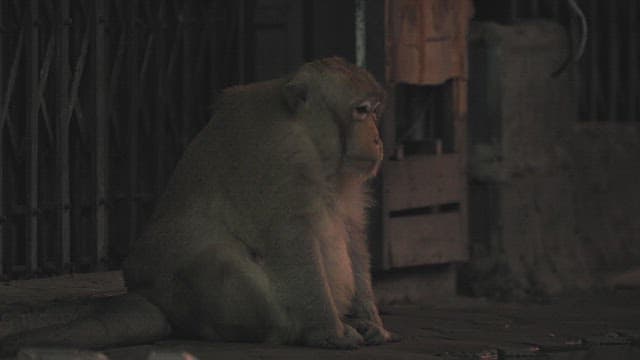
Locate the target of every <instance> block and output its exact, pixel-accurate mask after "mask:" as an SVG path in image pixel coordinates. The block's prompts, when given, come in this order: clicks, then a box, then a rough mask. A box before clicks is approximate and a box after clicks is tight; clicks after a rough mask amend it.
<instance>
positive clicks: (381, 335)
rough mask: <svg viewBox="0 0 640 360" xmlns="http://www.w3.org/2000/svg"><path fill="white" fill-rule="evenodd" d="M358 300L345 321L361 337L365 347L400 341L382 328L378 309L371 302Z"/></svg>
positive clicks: (395, 335) (398, 337) (396, 336)
mask: <svg viewBox="0 0 640 360" xmlns="http://www.w3.org/2000/svg"><path fill="white" fill-rule="evenodd" d="M358 300H359V301H358ZM358 300H356V302H355V303H354V309H353V310H354V312H353V314H352V315H351V316H347V318H346V319H345V321H346V322H347V323H348V324H349V325H351V326H352V327H354V328H355V329H356V330H357V331H358V332H359V333H360V335H362V337H363V338H364V341H365V344H366V345H380V344H384V343H388V342H397V341H400V336H398V335H397V334H394V333H392V332H389V331H387V330H386V329H385V328H384V325H383V324H382V319H381V318H380V315H379V314H378V307H377V306H376V304H375V303H374V302H373V301H366V300H362V299H358Z"/></svg>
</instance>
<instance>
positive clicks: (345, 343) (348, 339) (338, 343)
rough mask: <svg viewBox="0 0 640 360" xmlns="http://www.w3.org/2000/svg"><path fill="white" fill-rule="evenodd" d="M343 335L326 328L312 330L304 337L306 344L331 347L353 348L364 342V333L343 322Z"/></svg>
mask: <svg viewBox="0 0 640 360" xmlns="http://www.w3.org/2000/svg"><path fill="white" fill-rule="evenodd" d="M343 326H344V327H343V329H344V330H343V331H342V334H341V335H338V334H335V332H333V331H327V330H325V329H318V330H311V331H310V332H309V333H307V335H306V336H305V337H304V339H303V343H304V345H307V346H317V347H323V348H329V349H343V350H352V349H357V348H358V347H360V345H363V344H364V339H363V338H362V335H360V334H359V333H358V331H356V329H354V328H353V327H351V326H350V325H347V324H343Z"/></svg>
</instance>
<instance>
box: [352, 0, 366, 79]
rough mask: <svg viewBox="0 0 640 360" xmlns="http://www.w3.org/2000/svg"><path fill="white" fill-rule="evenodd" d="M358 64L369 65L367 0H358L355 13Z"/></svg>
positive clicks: (364, 66)
mask: <svg viewBox="0 0 640 360" xmlns="http://www.w3.org/2000/svg"><path fill="white" fill-rule="evenodd" d="M354 21H355V39H356V43H355V48H356V65H358V66H360V67H362V68H366V67H367V57H366V54H367V2H366V1H365V0H356V13H355V19H354Z"/></svg>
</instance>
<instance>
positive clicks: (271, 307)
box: [2, 58, 394, 351]
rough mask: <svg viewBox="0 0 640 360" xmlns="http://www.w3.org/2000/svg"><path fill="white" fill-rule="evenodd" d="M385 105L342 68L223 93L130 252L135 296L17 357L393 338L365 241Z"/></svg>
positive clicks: (29, 339)
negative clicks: (172, 337) (198, 343)
mask: <svg viewBox="0 0 640 360" xmlns="http://www.w3.org/2000/svg"><path fill="white" fill-rule="evenodd" d="M383 97H384V92H383V90H382V88H381V87H380V86H379V85H378V84H377V83H376V81H375V80H374V79H373V77H372V76H371V75H370V74H369V73H368V72H366V71H365V70H363V69H360V68H357V67H355V66H354V65H351V64H349V63H347V62H345V61H344V60H342V59H339V58H329V59H323V60H319V61H314V62H311V63H308V64H305V65H303V66H302V67H301V68H300V69H299V70H298V71H297V72H295V73H294V74H292V75H290V76H288V77H284V78H280V79H276V80H272V81H267V82H261V83H256V84H250V85H246V86H237V87H232V88H229V89H227V90H225V91H224V93H223V94H222V95H221V97H220V99H219V100H218V102H217V104H216V106H215V111H214V115H213V117H212V120H211V121H210V122H209V123H208V124H207V125H206V126H205V128H204V129H203V130H202V131H201V132H200V133H199V134H198V135H197V136H196V137H195V138H194V139H193V141H192V142H191V144H189V146H188V147H187V148H186V150H185V152H184V154H183V157H182V159H181V160H180V161H179V162H178V164H177V166H176V169H175V172H174V174H173V177H172V178H171V180H170V181H169V183H168V185H167V188H166V191H165V193H164V195H163V196H162V197H161V198H160V199H159V201H158V203H157V207H156V209H155V212H154V214H153V216H152V217H151V219H150V221H149V223H148V226H147V228H146V231H145V232H144V234H143V235H142V237H141V238H140V239H139V240H138V241H137V242H135V243H134V244H131V252H130V255H129V257H128V259H127V260H126V261H125V264H124V268H123V271H124V277H125V282H126V285H127V288H128V289H129V294H127V295H124V296H123V297H121V298H119V299H118V298H114V299H112V300H109V301H107V305H106V306H105V308H104V309H103V310H102V313H101V314H95V315H94V316H93V317H89V318H82V319H78V320H75V321H74V322H72V323H70V324H65V325H60V326H55V327H53V328H45V329H41V330H36V331H32V332H30V333H26V334H22V335H19V336H12V337H10V338H8V339H6V340H5V341H4V342H3V343H2V344H3V345H4V347H5V351H7V349H13V350H14V351H15V349H17V348H18V347H20V346H23V345H33V344H38V345H42V344H47V345H50V344H56V345H69V346H79V347H93V348H95V347H105V346H113V345H124V344H132V343H142V342H149V341H153V340H157V339H161V338H163V337H166V336H167V335H169V333H170V332H172V333H174V334H181V335H183V336H187V337H191V338H197V339H204V340H212V341H221V340H224V341H264V342H270V343H277V344H303V345H308V346H320V347H329V348H340V349H351V348H356V347H358V346H359V345H362V344H382V343H385V342H389V341H391V340H393V339H394V336H392V334H391V333H389V332H388V331H387V330H385V329H384V327H383V324H382V321H381V319H380V316H379V315H378V310H377V308H376V305H375V299H374V295H373V291H372V288H371V276H370V272H369V254H368V251H367V245H366V239H365V232H366V229H365V228H366V208H367V206H368V205H369V204H370V201H371V200H370V195H369V193H368V190H367V185H366V181H367V180H368V179H369V178H371V177H372V176H373V175H375V174H376V172H377V170H378V167H379V164H380V161H381V160H382V157H383V155H382V154H383V152H382V142H381V140H380V137H379V134H378V130H377V122H378V119H379V117H380V112H381V103H382V101H383ZM8 351H11V350H8Z"/></svg>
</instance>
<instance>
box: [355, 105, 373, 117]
mask: <svg viewBox="0 0 640 360" xmlns="http://www.w3.org/2000/svg"><path fill="white" fill-rule="evenodd" d="M356 112H357V113H358V114H359V115H366V114H368V113H370V112H371V105H369V104H368V103H367V104H362V105H358V106H356Z"/></svg>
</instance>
